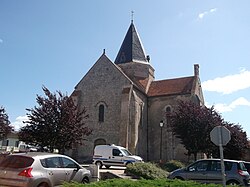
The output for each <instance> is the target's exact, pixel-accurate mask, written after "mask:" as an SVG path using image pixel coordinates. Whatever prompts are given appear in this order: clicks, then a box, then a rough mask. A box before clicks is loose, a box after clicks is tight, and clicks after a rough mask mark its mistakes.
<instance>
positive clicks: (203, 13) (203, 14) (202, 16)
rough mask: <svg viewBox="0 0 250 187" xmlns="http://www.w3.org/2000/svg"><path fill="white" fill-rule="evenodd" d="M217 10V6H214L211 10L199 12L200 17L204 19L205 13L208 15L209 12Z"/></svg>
mask: <svg viewBox="0 0 250 187" xmlns="http://www.w3.org/2000/svg"><path fill="white" fill-rule="evenodd" d="M216 11H217V8H212V9H210V10H209V11H204V12H202V13H199V14H198V18H199V19H203V18H204V16H205V15H207V14H209V13H213V12H216Z"/></svg>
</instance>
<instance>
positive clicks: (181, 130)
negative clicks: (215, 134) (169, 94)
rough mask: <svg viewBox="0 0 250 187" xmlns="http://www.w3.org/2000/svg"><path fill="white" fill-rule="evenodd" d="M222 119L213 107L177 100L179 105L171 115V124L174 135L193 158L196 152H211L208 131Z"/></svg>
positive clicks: (211, 145)
mask: <svg viewBox="0 0 250 187" xmlns="http://www.w3.org/2000/svg"><path fill="white" fill-rule="evenodd" d="M222 122H223V119H222V118H221V116H220V115H219V114H218V113H217V112H216V111H215V109H214V108H213V107H211V108H207V107H205V106H200V105H197V104H195V103H193V102H185V101H179V105H178V106H177V108H176V110H175V111H174V112H173V114H172V115H171V125H172V129H173V132H174V134H175V135H176V137H178V138H180V140H181V143H182V144H183V145H184V147H185V148H186V149H187V151H188V155H191V154H193V155H194V158H195V160H196V159H197V153H199V152H204V153H207V154H209V153H211V151H213V150H214V145H213V144H212V142H211V140H210V131H211V130H212V129H213V128H214V127H215V126H217V125H221V124H222Z"/></svg>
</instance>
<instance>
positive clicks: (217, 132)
mask: <svg viewBox="0 0 250 187" xmlns="http://www.w3.org/2000/svg"><path fill="white" fill-rule="evenodd" d="M210 139H211V141H212V142H213V143H214V144H215V145H217V146H219V149H220V160H221V161H220V162H221V175H222V182H223V187H225V186H226V177H225V165H224V160H223V159H224V158H223V157H224V156H223V146H225V145H227V143H228V142H229V141H230V140H231V133H230V131H229V130H228V129H227V128H226V127H224V126H217V127H214V128H213V130H212V131H211V132H210Z"/></svg>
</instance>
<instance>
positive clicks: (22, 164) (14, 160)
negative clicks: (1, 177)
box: [0, 155, 34, 169]
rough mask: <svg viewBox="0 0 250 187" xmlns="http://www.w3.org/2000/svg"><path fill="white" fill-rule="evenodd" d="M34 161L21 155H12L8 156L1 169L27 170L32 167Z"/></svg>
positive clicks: (1, 164)
mask: <svg viewBox="0 0 250 187" xmlns="http://www.w3.org/2000/svg"><path fill="white" fill-rule="evenodd" d="M33 162H34V159H33V158H31V157H26V156H20V155H10V156H7V157H6V158H5V159H4V160H3V161H2V162H1V163H0V167H1V168H15V169H17V168H26V167H29V166H31V164H32V163H33Z"/></svg>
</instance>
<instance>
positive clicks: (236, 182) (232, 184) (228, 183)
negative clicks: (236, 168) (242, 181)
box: [227, 180, 239, 186]
mask: <svg viewBox="0 0 250 187" xmlns="http://www.w3.org/2000/svg"><path fill="white" fill-rule="evenodd" d="M227 185H231V186H238V185H239V182H238V181H235V180H230V181H228V182H227Z"/></svg>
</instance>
